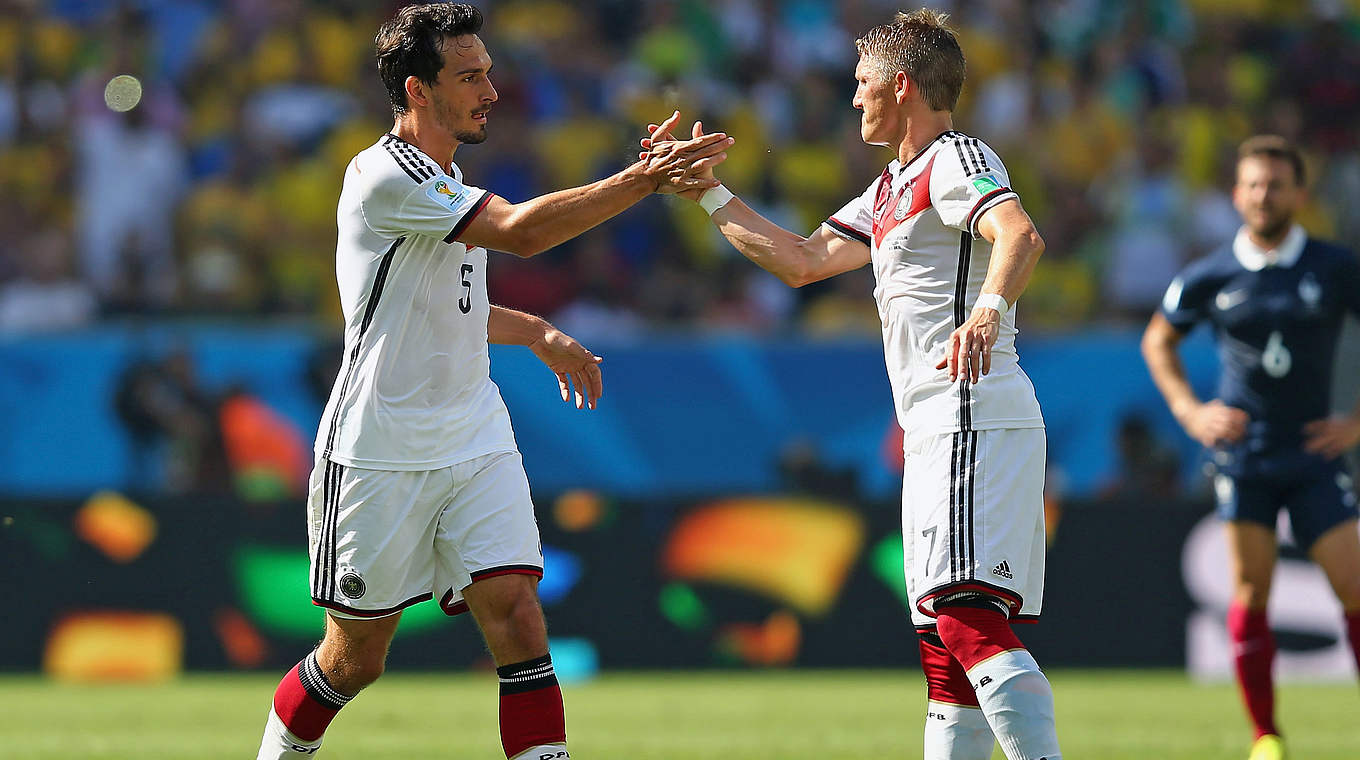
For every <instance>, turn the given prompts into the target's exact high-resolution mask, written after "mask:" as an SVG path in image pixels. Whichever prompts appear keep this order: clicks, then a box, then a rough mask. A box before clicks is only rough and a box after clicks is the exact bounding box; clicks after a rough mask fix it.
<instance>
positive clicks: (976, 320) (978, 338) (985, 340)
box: [935, 306, 1001, 383]
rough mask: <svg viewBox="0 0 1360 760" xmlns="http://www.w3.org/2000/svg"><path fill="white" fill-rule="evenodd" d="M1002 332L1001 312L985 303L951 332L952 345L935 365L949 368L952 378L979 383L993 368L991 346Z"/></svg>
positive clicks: (950, 379)
mask: <svg viewBox="0 0 1360 760" xmlns="http://www.w3.org/2000/svg"><path fill="white" fill-rule="evenodd" d="M1000 334H1001V314H1000V313H999V312H997V310H996V309H989V308H987V307H985V306H983V307H981V308H977V309H973V313H972V314H971V315H970V316H969V317H968V321H967V322H964V323H963V324H961V325H959V326H958V327H957V328H955V330H954V332H952V333H950V334H949V346H948V348H947V349H946V351H945V355H944V358H943V359H941V360H940V363H939V364H936V365H935V369H945V368H946V367H948V368H949V381H950V382H951V383H952V382H954V381H955V380H958V379H959V377H961V376H962V377H966V378H968V380H969V381H971V382H974V383H976V382H977V381H978V379H979V378H981V377H982V375H985V374H987V373H988V372H991V371H992V346H995V345H996V338H997V336H998V335H1000Z"/></svg>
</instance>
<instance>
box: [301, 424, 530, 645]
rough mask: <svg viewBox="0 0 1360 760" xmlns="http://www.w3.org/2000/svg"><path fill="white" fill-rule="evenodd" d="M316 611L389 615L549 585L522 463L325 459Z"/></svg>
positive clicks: (319, 479) (317, 496) (313, 510)
mask: <svg viewBox="0 0 1360 760" xmlns="http://www.w3.org/2000/svg"><path fill="white" fill-rule="evenodd" d="M307 535H308V539H309V542H310V545H311V560H312V562H311V565H312V575H311V589H312V603H313V604H316V605H318V606H321V607H325V608H326V609H328V610H330V613H331V614H332V615H335V616H337V617H342V618H360V619H362V618H375V617H383V616H385V615H391V614H393V613H396V612H399V611H400V610H402V609H404V608H406V607H408V606H410V605H412V604H415V603H417V602H422V601H425V600H426V599H430V598H431V597H433V598H435V599H438V600H439V603H440V605H441V606H442V607H443V608H444V611H445V612H447V613H448V614H450V615H456V614H458V613H460V612H465V611H466V610H467V604H466V603H465V602H464V601H463V595H462V590H463V589H464V588H467V586H468V585H470V584H471V583H472V582H473V581H476V580H482V579H485V578H490V577H495V576H497V575H508V574H524V575H532V576H536V577H539V578H541V577H543V551H542V546H541V544H540V543H539V536H538V522H537V521H536V520H535V519H534V505H533V501H532V500H531V499H530V496H529V481H528V479H527V478H526V477H525V475H524V464H523V461H522V460H521V459H520V455H519V453H518V452H515V451H505V452H498V453H494V454H488V455H486V456H482V457H477V458H476V459H472V460H469V461H467V462H461V463H459V464H456V465H453V466H451V467H444V468H442V469H438V470H427V471H415V472H399V471H390V470H364V469H359V468H353V467H345V466H342V465H339V464H336V463H334V462H331V461H329V460H326V459H322V460H320V461H319V462H318V463H317V466H316V468H315V469H314V470H313V471H312V479H311V488H310V493H309V496H308V499H307Z"/></svg>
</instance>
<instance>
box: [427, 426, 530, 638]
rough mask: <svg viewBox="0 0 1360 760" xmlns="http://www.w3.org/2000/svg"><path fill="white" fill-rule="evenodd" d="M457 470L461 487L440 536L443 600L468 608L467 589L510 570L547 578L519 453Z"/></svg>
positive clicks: (454, 608) (494, 456)
mask: <svg viewBox="0 0 1360 760" xmlns="http://www.w3.org/2000/svg"><path fill="white" fill-rule="evenodd" d="M454 469H455V474H454V480H455V481H456V482H457V483H458V486H457V490H456V492H455V493H454V495H453V498H452V499H451V500H450V502H449V503H448V504H447V505H446V506H445V507H444V509H443V511H442V513H441V514H440V517H439V528H438V531H437V533H436V536H435V550H436V554H437V556H438V560H437V562H438V581H437V583H438V586H439V588H441V589H443V590H444V595H443V598H442V599H441V600H440V601H441V604H443V606H444V608H445V610H446V611H448V612H457V611H458V610H459V607H464V608H465V607H466V606H467V604H466V601H465V600H464V599H463V595H462V590H463V589H465V588H467V587H468V586H469V585H471V584H472V583H473V582H474V581H479V580H486V579H490V578H496V577H500V576H505V575H524V576H529V577H530V578H532V579H534V580H535V581H537V579H539V578H542V577H543V550H542V543H541V541H540V540H539V533H538V521H537V520H536V519H535V517H534V504H533V499H532V497H531V496H530V494H529V481H528V478H527V477H525V474H524V464H523V460H522V459H521V458H520V455H519V453H518V452H502V453H497V454H491V455H488V456H485V457H479V458H478V459H474V460H472V461H471V462H467V463H465V464H464V465H460V466H459V467H458V468H454Z"/></svg>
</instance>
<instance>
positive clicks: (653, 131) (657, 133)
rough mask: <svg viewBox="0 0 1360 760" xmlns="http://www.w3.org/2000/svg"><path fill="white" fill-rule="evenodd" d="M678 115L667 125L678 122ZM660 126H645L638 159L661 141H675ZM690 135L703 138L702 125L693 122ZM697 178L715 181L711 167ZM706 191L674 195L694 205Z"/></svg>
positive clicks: (698, 190) (672, 136) (704, 189)
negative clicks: (645, 133) (692, 202)
mask: <svg viewBox="0 0 1360 760" xmlns="http://www.w3.org/2000/svg"><path fill="white" fill-rule="evenodd" d="M678 113H679V112H677V115H676V116H672V117H671V119H668V120H667V123H669V122H670V121H673V120H678V119H679V116H678ZM662 126H663V125H662V124H648V125H647V137H644V138H642V139H641V140H639V141H638V143H639V144H640V145H641V146H642V151H643V152H642V153H639V154H638V158H646V157H647V152H648V151H650V150H651V149H652V145H653V144H655V143H658V142H663V141H667V142H672V141H674V140H675V135H673V134H671V133H670V131H668V130H663V129H662ZM690 134H691V136H693V137H695V138H698V137H703V134H704V123H703V122H702V121H696V122H694V126H693V127H691V128H690ZM698 177H699V178H700V179H716V177H714V176H713V167H712V166H710V167H708V168H706V169H705V170H704V171H702V172H700V173H699V175H698ZM707 191H708V188H702V187H701V188H695V189H693V190H681V191H680V192H678V193H676V195H679V196H680V197H681V198H685V199H688V200H691V201H694V202H695V203H698V202H699V199H700V198H702V197H703V195H704V193H705V192H707Z"/></svg>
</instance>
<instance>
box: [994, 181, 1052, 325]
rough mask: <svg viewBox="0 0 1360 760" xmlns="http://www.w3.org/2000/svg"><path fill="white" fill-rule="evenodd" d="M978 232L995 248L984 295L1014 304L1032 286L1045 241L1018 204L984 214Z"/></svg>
mask: <svg viewBox="0 0 1360 760" xmlns="http://www.w3.org/2000/svg"><path fill="white" fill-rule="evenodd" d="M978 232H979V233H980V234H981V235H982V237H983V238H985V239H986V240H987V242H989V243H991V244H992V260H991V262H989V263H988V265H987V279H986V280H984V281H983V283H982V292H983V293H996V294H997V295H999V296H1001V297H1002V298H1004V299H1006V303H1008V304H1014V303H1015V302H1016V300H1017V299H1019V298H1020V294H1021V293H1023V292H1025V286H1027V285H1029V278H1030V277H1031V276H1032V275H1033V274H1034V267H1035V265H1037V264H1038V263H1039V256H1040V255H1042V254H1043V252H1044V239H1043V238H1041V237H1039V231H1038V230H1037V229H1035V227H1034V221H1033V220H1031V219H1030V218H1029V214H1027V213H1025V209H1024V208H1022V207H1021V206H1020V201H1017V200H1009V201H1005V202H1003V203H999V204H997V205H996V206H994V207H992V208H990V209H988V210H987V211H986V212H984V213H983V214H982V219H981V220H979V221H978Z"/></svg>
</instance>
